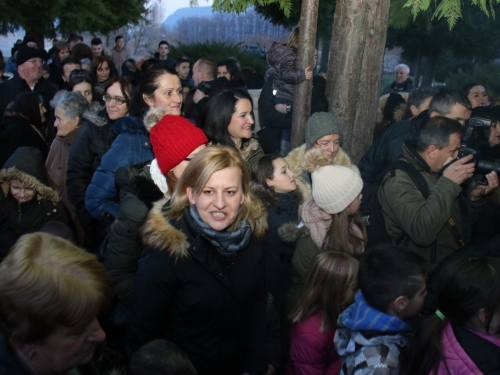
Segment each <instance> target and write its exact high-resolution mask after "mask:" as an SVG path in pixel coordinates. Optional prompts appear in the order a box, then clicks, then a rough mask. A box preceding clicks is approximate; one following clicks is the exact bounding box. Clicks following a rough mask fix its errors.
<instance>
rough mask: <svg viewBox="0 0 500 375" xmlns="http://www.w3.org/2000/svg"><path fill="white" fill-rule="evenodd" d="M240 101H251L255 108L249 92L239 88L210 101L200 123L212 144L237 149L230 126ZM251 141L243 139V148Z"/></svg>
mask: <svg viewBox="0 0 500 375" xmlns="http://www.w3.org/2000/svg"><path fill="white" fill-rule="evenodd" d="M240 99H247V100H249V101H250V104H251V105H252V108H253V101H252V97H251V96H250V95H249V94H248V92H246V91H245V90H242V89H239V88H235V89H230V90H225V91H222V92H220V93H219V94H217V95H216V96H214V97H213V98H211V99H210V102H209V103H208V105H207V106H206V107H205V109H204V111H203V113H202V115H201V117H200V121H199V122H198V124H199V125H200V126H201V128H202V129H203V131H204V132H205V134H206V135H207V138H208V140H209V141H210V142H212V143H214V144H219V145H224V146H232V147H236V145H235V144H234V142H233V140H232V139H231V135H230V134H229V130H228V126H229V124H230V123H231V118H232V117H233V113H234V112H235V111H236V103H237V102H238V100H240ZM249 141H250V140H249V139H243V140H242V143H241V148H242V149H243V148H245V146H246V145H247V144H248V142H249Z"/></svg>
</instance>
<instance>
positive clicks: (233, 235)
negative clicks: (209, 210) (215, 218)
mask: <svg viewBox="0 0 500 375" xmlns="http://www.w3.org/2000/svg"><path fill="white" fill-rule="evenodd" d="M184 215H185V217H186V219H187V221H188V222H189V224H190V225H192V226H193V228H195V229H196V230H197V231H199V232H200V234H201V235H202V236H203V237H205V238H206V239H207V240H208V241H209V242H210V243H211V244H212V245H213V246H214V247H215V249H216V250H217V251H218V252H219V254H221V255H222V256H224V257H228V258H234V257H236V255H238V252H239V251H240V250H243V249H245V248H246V247H247V245H248V243H249V242H250V237H251V236H252V231H251V228H250V225H249V224H248V222H247V221H246V220H243V221H242V222H241V223H240V224H239V225H238V228H237V229H236V230H235V231H234V232H231V231H228V230H227V231H224V232H219V231H216V230H213V229H212V228H210V226H209V225H208V224H206V223H205V222H204V221H202V220H201V218H200V215H199V214H198V210H197V209H196V206H195V205H191V206H190V207H189V208H188V207H186V208H185V209H184Z"/></svg>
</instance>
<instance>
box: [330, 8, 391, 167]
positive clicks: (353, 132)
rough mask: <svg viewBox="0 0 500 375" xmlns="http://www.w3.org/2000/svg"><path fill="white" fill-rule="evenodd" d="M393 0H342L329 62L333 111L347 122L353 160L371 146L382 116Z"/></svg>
mask: <svg viewBox="0 0 500 375" xmlns="http://www.w3.org/2000/svg"><path fill="white" fill-rule="evenodd" d="M389 8H390V0H337V4H336V8H335V15H334V21H333V31H332V41H331V44H330V63H329V67H328V81H329V85H328V86H329V88H328V90H329V93H328V94H329V95H328V96H329V101H330V112H331V113H332V114H333V115H334V116H335V117H336V118H338V119H339V120H340V121H341V122H342V124H343V125H344V130H343V137H342V139H343V141H342V148H343V149H344V150H345V151H346V152H347V153H348V154H349V155H350V156H351V159H352V161H353V163H356V164H357V162H358V161H359V160H360V159H361V157H362V156H363V154H364V153H365V152H366V150H367V149H368V148H369V147H370V145H371V143H372V137H373V129H374V127H375V121H376V116H377V105H378V97H379V93H380V78H381V74H382V67H383V59H384V48H385V41H386V37H387V23H388V20H389Z"/></svg>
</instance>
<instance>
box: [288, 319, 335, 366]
mask: <svg viewBox="0 0 500 375" xmlns="http://www.w3.org/2000/svg"><path fill="white" fill-rule="evenodd" d="M321 317H322V312H317V313H316V314H314V315H312V316H311V317H310V318H309V319H307V320H306V321H305V322H303V323H294V324H293V326H292V331H291V335H290V342H291V349H290V357H289V359H288V362H287V365H286V368H285V373H284V375H338V374H339V373H340V357H339V355H338V354H337V352H336V351H335V347H334V346H333V336H334V335H335V331H330V332H320V330H319V329H320V327H321Z"/></svg>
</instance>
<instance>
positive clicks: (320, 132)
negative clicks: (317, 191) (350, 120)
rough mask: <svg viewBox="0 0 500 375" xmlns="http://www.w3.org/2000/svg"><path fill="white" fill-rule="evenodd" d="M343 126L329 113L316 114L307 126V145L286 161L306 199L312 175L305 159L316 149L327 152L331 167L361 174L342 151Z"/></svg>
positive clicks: (297, 149)
mask: <svg viewBox="0 0 500 375" xmlns="http://www.w3.org/2000/svg"><path fill="white" fill-rule="evenodd" d="M341 141H342V125H341V124H340V122H339V121H338V120H337V119H335V117H333V115H332V114H330V113H328V112H316V113H314V114H313V115H312V116H311V117H310V118H309V120H308V121H307V125H306V143H304V144H303V145H302V146H300V147H298V148H296V149H295V150H292V151H291V152H290V153H289V154H288V156H287V157H286V158H285V160H286V161H287V163H288V166H289V168H290V170H291V171H292V172H293V174H294V175H295V182H296V184H297V187H298V189H299V191H300V193H302V196H303V197H304V199H307V198H308V197H309V196H310V195H311V175H310V173H308V172H307V171H306V167H305V165H304V163H303V162H304V158H305V157H306V156H307V155H308V153H309V152H310V151H311V150H312V149H315V148H319V149H322V150H323V151H325V155H326V157H327V158H328V163H329V164H330V165H341V166H344V167H349V168H351V169H353V170H355V171H356V173H358V174H359V170H358V168H357V167H356V166H355V165H353V164H352V163H351V159H350V158H349V156H348V155H347V154H346V153H345V152H344V151H343V150H342V148H341V147H340V143H341Z"/></svg>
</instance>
